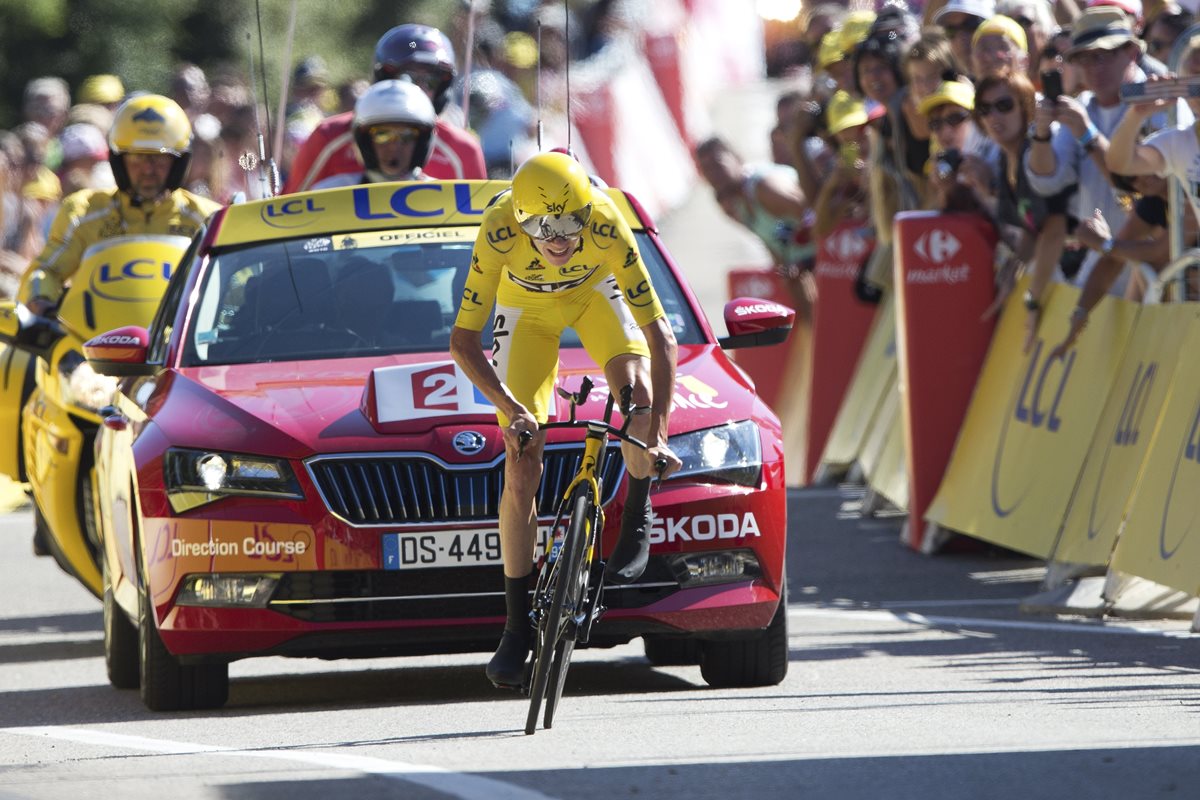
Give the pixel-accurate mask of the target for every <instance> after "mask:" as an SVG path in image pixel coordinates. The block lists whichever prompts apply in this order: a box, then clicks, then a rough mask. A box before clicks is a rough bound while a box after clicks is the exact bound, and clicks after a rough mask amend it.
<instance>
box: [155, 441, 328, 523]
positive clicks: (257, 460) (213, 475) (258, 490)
mask: <svg viewBox="0 0 1200 800" xmlns="http://www.w3.org/2000/svg"><path fill="white" fill-rule="evenodd" d="M163 482H164V483H165V484H166V488H167V497H168V499H169V500H170V501H171V508H173V509H175V512H176V513H180V512H183V511H187V510H189V509H193V508H196V507H198V506H202V505H204V504H205V503H211V502H213V501H214V500H218V499H220V498H221V497H225V496H228V495H250V496H259V497H263V496H266V497H279V498H288V499H293V500H300V499H303V497H304V493H303V492H301V491H300V483H299V481H297V480H296V474H295V473H294V472H292V468H291V466H289V465H288V463H287V461H285V460H283V459H280V458H267V457H265V456H251V455H243V454H240V453H222V452H216V451H212V450H184V449H182V448H171V449H170V450H168V451H167V453H166V455H165V456H164V457H163Z"/></svg>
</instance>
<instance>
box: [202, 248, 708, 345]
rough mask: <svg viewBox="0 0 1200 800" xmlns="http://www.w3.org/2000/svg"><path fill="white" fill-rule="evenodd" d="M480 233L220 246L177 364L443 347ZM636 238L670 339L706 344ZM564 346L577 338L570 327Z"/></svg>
mask: <svg viewBox="0 0 1200 800" xmlns="http://www.w3.org/2000/svg"><path fill="white" fill-rule="evenodd" d="M476 232H477V229H476V228H439V229H429V230H421V231H418V230H398V231H385V232H371V233H362V234H350V235H338V236H334V237H321V238H315V239H314V238H308V239H291V240H286V241H274V242H265V243H262V244H256V245H251V246H249V247H242V248H238V249H231V250H228V251H224V252H218V253H216V254H214V255H213V256H211V257H210V259H209V261H208V264H207V267H206V271H205V275H204V279H203V282H202V283H201V286H200V293H199V296H198V301H197V305H196V309H195V312H194V313H193V314H192V320H191V323H190V325H189V329H188V334H187V338H186V341H185V349H184V356H183V363H184V366H202V365H218V364H245V363H252V362H260V361H300V360H308V359H319V358H353V357H358V356H371V355H382V354H387V353H426V352H439V351H446V350H448V349H449V346H450V328H451V326H452V325H453V324H454V319H455V316H456V315H457V313H458V299H459V298H460V297H461V296H462V292H463V287H464V286H465V284H466V280H467V271H468V270H469V268H470V262H471V248H472V246H473V244H474V240H475V234H476ZM636 236H637V238H638V246H639V248H640V249H641V251H642V256H643V258H644V260H645V262H646V266H647V268H648V269H649V271H650V276H651V280H652V281H653V283H654V288H655V290H656V291H657V292H658V295H659V298H660V300H661V301H662V304H663V307H664V308H665V309H666V312H667V317H668V319H669V320H670V322H671V326H672V327H673V328H674V331H675V337H676V339H677V340H678V341H679V342H680V343H681V344H698V343H701V342H703V341H704V338H703V335H702V333H701V331H700V327H699V325H698V324H697V322H696V317H695V314H694V313H693V311H692V309H691V307H690V306H689V305H688V303H687V301H686V299H685V298H684V296H683V293H682V291H681V290H680V287H679V285H678V284H677V283H676V281H675V277H674V275H673V274H672V273H671V271H670V270H669V269H668V268H667V266H666V264H665V263H664V261H663V258H662V256H661V254H660V253H659V252H658V250H657V248H656V247H655V245H654V242H653V241H652V240H651V239H650V237H649V236H647V235H646V234H645V233H638V234H636ZM490 329H491V326H490V325H489V326H487V328H485V330H484V345H485V347H490V345H491V341H490V339H491V334H490ZM562 346H563V347H568V348H569V347H579V346H580V343H579V339H578V337H577V336H576V335H575V333H574V331H572V330H570V329H567V330H566V331H565V332H564V334H563V337H562Z"/></svg>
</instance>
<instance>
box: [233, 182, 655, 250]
mask: <svg viewBox="0 0 1200 800" xmlns="http://www.w3.org/2000/svg"><path fill="white" fill-rule="evenodd" d="M507 188H508V181H417V182H411V183H373V184H366V185H361V186H342V187H338V188H335V189H323V190H321V191H316V192H306V193H303V194H285V195H282V196H280V197H269V198H266V199H265V200H255V201H252V202H249V203H235V204H234V205H232V206H230V207H229V210H228V211H227V212H226V214H225V217H224V219H223V220H222V222H221V226H220V228H219V229H218V230H217V235H216V242H215V244H216V246H217V247H226V246H229V245H237V244H244V243H246V242H261V241H268V240H274V239H291V238H297V237H332V236H335V235H338V234H344V233H346V232H353V234H352V235H353V236H354V237H358V236H361V235H362V233H363V231H368V230H379V231H390V230H398V229H402V228H437V227H442V226H446V225H478V224H479V223H480V222H481V221H482V220H483V212H484V211H486V210H487V208H488V205H489V204H490V203H491V201H492V199H493V198H495V197H496V195H497V194H499V193H500V192H502V191H504V190H505V189H507ZM607 194H608V196H609V198H610V199H612V201H613V202H614V203H615V204H616V207H617V210H618V211H620V212H621V214H622V216H624V217H625V221H626V222H628V223H629V226H630V227H631V228H633V230H635V231H638V230H644V229H645V227H646V226H645V223H644V222H643V221H642V219H641V217H640V216H638V213H637V212H636V211H635V210H634V208H633V206H632V205H630V203H629V200H628V198H626V197H625V195H624V193H622V192H621V191H620V190H617V189H608V190H607Z"/></svg>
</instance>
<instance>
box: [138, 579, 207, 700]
mask: <svg viewBox="0 0 1200 800" xmlns="http://www.w3.org/2000/svg"><path fill="white" fill-rule="evenodd" d="M138 666H139V673H140V676H141V684H142V702H143V703H145V704H146V708H148V709H150V710H151V711H187V710H189V709H197V708H220V707H221V706H223V705H225V701H226V700H227V699H229V665H228V664H189V665H184V664H180V663H179V659H178V658H176V657H175V656H173V655H171V654H170V652H168V651H167V647H166V645H164V644H163V642H162V638H161V637H160V636H159V635H158V626H157V625H155V624H154V608H153V606H152V605H151V602H150V598H149V597H147V596H146V590H145V586H144V585H143V588H142V590H141V591H140V592H139V593H138Z"/></svg>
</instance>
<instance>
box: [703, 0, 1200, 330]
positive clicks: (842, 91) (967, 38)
mask: <svg viewBox="0 0 1200 800" xmlns="http://www.w3.org/2000/svg"><path fill="white" fill-rule="evenodd" d="M855 5H857V4H855ZM1191 24H1192V16H1191V14H1190V13H1189V12H1188V11H1186V10H1184V9H1183V8H1181V7H1180V6H1177V5H1175V4H1174V3H1171V2H1165V3H1164V2H1161V0H1155V2H1153V3H1152V4H1147V5H1146V6H1145V7H1143V5H1142V0H1088V1H1087V2H1086V4H1084V3H1082V2H1080V3H1078V4H1077V3H1075V2H1073V0H931V2H929V3H927V4H926V5H925V6H924V7H923V8H919V9H914V8H910V7H909V6H907V5H905V4H904V3H903V0H886V2H883V3H882V4H879V5H877V6H873V7H868V8H866V9H862V8H856V7H851V8H847V7H845V6H843V5H840V4H835V3H825V4H822V5H817V6H815V7H811V8H809V9H808V10H807V12H806V13H805V14H804V15H803V16H802V18H801V20H800V21H799V23H798V26H799V31H798V33H797V36H796V40H795V41H793V42H789V43H788V46H787V48H786V52H787V57H788V59H787V63H786V64H780V59H779V58H778V54H776V56H777V58H776V59H775V60H774V61H773V62H772V63H774V64H775V69H776V70H777V71H779V72H780V73H781V74H782V75H783V76H784V78H785V80H786V81H787V86H788V88H787V89H786V90H785V91H784V92H783V93H782V94H781V95H780V96H779V98H778V103H777V109H776V110H777V121H776V125H775V127H774V129H773V130H772V131H771V134H770V137H771V138H770V145H771V153H772V157H773V160H774V162H775V163H773V164H753V163H751V164H747V163H743V161H742V160H741V158H740V157H739V156H738V154H737V152H736V151H737V146H736V144H735V143H730V142H725V141H723V140H721V139H719V138H712V139H709V140H706V141H703V142H701V143H699V144H698V145H697V147H696V149H695V155H696V161H697V165H698V167H699V169H700V171H701V174H702V175H703V176H704V178H705V180H706V181H707V182H708V183H709V184H710V185H711V187H712V189H713V192H714V194H715V197H716V199H717V201H718V203H719V204H720V206H721V208H722V209H723V210H724V212H725V213H726V214H727V215H728V216H729V217H731V218H732V219H734V220H736V221H737V222H739V223H741V224H742V225H744V226H745V227H747V228H748V229H750V230H751V231H753V232H754V233H755V234H757V235H758V236H759V237H760V238H761V239H762V240H763V242H764V244H765V245H766V246H767V248H768V250H769V251H770V252H771V254H772V257H773V258H774V260H775V262H776V266H777V267H778V268H779V269H780V270H781V271H782V273H783V274H784V275H785V276H787V277H789V278H790V279H792V280H793V281H795V283H793V288H794V290H795V291H796V293H797V294H798V295H801V296H802V297H804V298H806V299H808V300H812V299H815V298H814V297H813V290H812V288H811V287H812V285H813V284H812V282H811V280H809V281H807V282H806V278H805V275H806V272H807V271H809V270H811V268H812V266H813V257H814V248H813V247H812V244H811V243H812V242H817V241H819V240H820V239H822V238H823V237H825V236H827V235H828V234H829V232H830V231H831V230H832V229H833V228H834V227H836V226H845V225H846V223H847V222H849V223H851V224H852V225H855V226H856V227H857V228H858V230H860V231H861V232H862V234H863V235H864V237H866V236H868V235H869V236H870V237H872V238H874V240H875V241H876V242H877V246H876V248H875V250H874V251H873V252H872V253H871V255H870V256H868V257H867V258H866V259H865V260H864V262H863V264H862V265H861V267H860V273H861V274H860V281H859V285H860V287H861V291H860V296H861V297H863V298H864V299H870V298H871V297H873V296H875V297H877V296H879V294H880V292H882V291H885V290H886V289H887V288H888V287H889V285H890V283H891V280H892V274H893V269H892V265H893V258H892V255H893V253H892V243H891V233H892V231H891V228H892V219H893V218H894V216H895V214H896V213H897V212H898V211H905V210H922V209H923V210H939V211H944V212H961V213H972V214H979V215H982V216H984V217H985V218H987V219H988V220H989V221H990V222H991V223H992V224H993V225H994V227H995V229H996V231H997V233H998V238H999V241H1000V245H999V246H998V248H997V261H996V271H997V285H998V288H999V290H1000V291H999V292H998V297H999V298H1000V299H1003V298H1004V297H1006V296H1007V295H1008V294H1009V293H1011V290H1012V287H1013V286H1014V285H1015V282H1016V279H1017V278H1018V277H1020V276H1021V275H1028V283H1027V284H1026V285H1027V286H1028V291H1026V292H1025V293H1024V297H1023V301H1024V305H1025V308H1026V309H1027V324H1026V331H1027V337H1026V346H1027V348H1028V347H1029V346H1030V345H1031V344H1032V342H1033V339H1034V336H1035V335H1036V332H1037V329H1038V325H1039V322H1040V319H1041V313H1042V307H1043V304H1044V299H1045V297H1046V292H1047V290H1048V288H1049V287H1050V285H1051V283H1053V282H1055V281H1062V282H1069V283H1073V284H1075V285H1076V286H1078V287H1080V288H1081V289H1082V293H1081V296H1080V300H1079V304H1078V306H1077V307H1076V308H1075V309H1074V311H1073V313H1072V316H1071V320H1070V322H1071V326H1070V334H1069V335H1068V337H1067V339H1066V340H1065V341H1063V342H1062V343H1061V344H1060V345H1059V347H1060V348H1065V347H1068V346H1070V344H1071V343H1072V342H1073V341H1074V340H1075V338H1076V337H1077V336H1078V335H1079V334H1080V332H1081V331H1082V330H1083V328H1084V326H1085V325H1086V323H1087V319H1088V315H1089V313H1090V311H1091V309H1092V308H1093V307H1094V306H1095V305H1096V304H1097V303H1098V302H1099V301H1100V300H1101V299H1102V298H1103V297H1104V296H1105V295H1106V294H1108V293H1113V294H1120V295H1124V296H1126V297H1128V298H1130V299H1133V300H1143V299H1145V297H1146V294H1147V290H1148V287H1149V286H1150V285H1151V281H1152V280H1153V278H1154V277H1155V276H1156V275H1157V274H1158V273H1159V272H1161V271H1162V270H1163V269H1164V268H1165V267H1166V266H1167V264H1168V261H1169V259H1170V247H1169V233H1170V232H1171V231H1172V230H1173V229H1174V228H1175V226H1176V225H1177V224H1178V225H1180V226H1181V227H1182V231H1179V232H1180V233H1182V237H1183V241H1184V247H1185V248H1187V247H1194V246H1195V245H1196V232H1197V224H1196V223H1197V219H1196V215H1194V214H1193V213H1191V212H1188V213H1185V214H1184V215H1183V216H1182V218H1181V221H1180V222H1178V223H1176V221H1175V220H1173V219H1168V211H1167V203H1166V197H1167V191H1168V180H1167V179H1168V178H1169V177H1171V176H1174V177H1176V178H1177V179H1178V180H1179V181H1180V182H1181V183H1182V185H1183V187H1184V190H1185V192H1186V194H1187V195H1188V198H1189V200H1190V204H1191V209H1192V210H1193V211H1195V212H1196V214H1197V215H1200V195H1198V191H1200V136H1198V135H1197V133H1196V128H1195V118H1196V113H1197V112H1200V101H1198V100H1194V99H1188V97H1189V94H1188V92H1189V89H1188V79H1189V77H1190V78H1195V79H1197V80H1196V81H1195V82H1196V83H1197V85H1198V87H1200V46H1197V45H1200V37H1195V38H1191V37H1187V36H1185V32H1186V31H1187V30H1188V28H1189V26H1190V25H1191ZM768 59H769V61H771V54H769V55H768ZM1168 64H1172V65H1173V68H1172V69H1169V68H1168ZM1197 94H1200V92H1197ZM873 290H874V291H873ZM1188 299H1195V297H1192V296H1189V298H1188ZM995 307H999V302H998V303H997V304H996V306H995Z"/></svg>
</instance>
